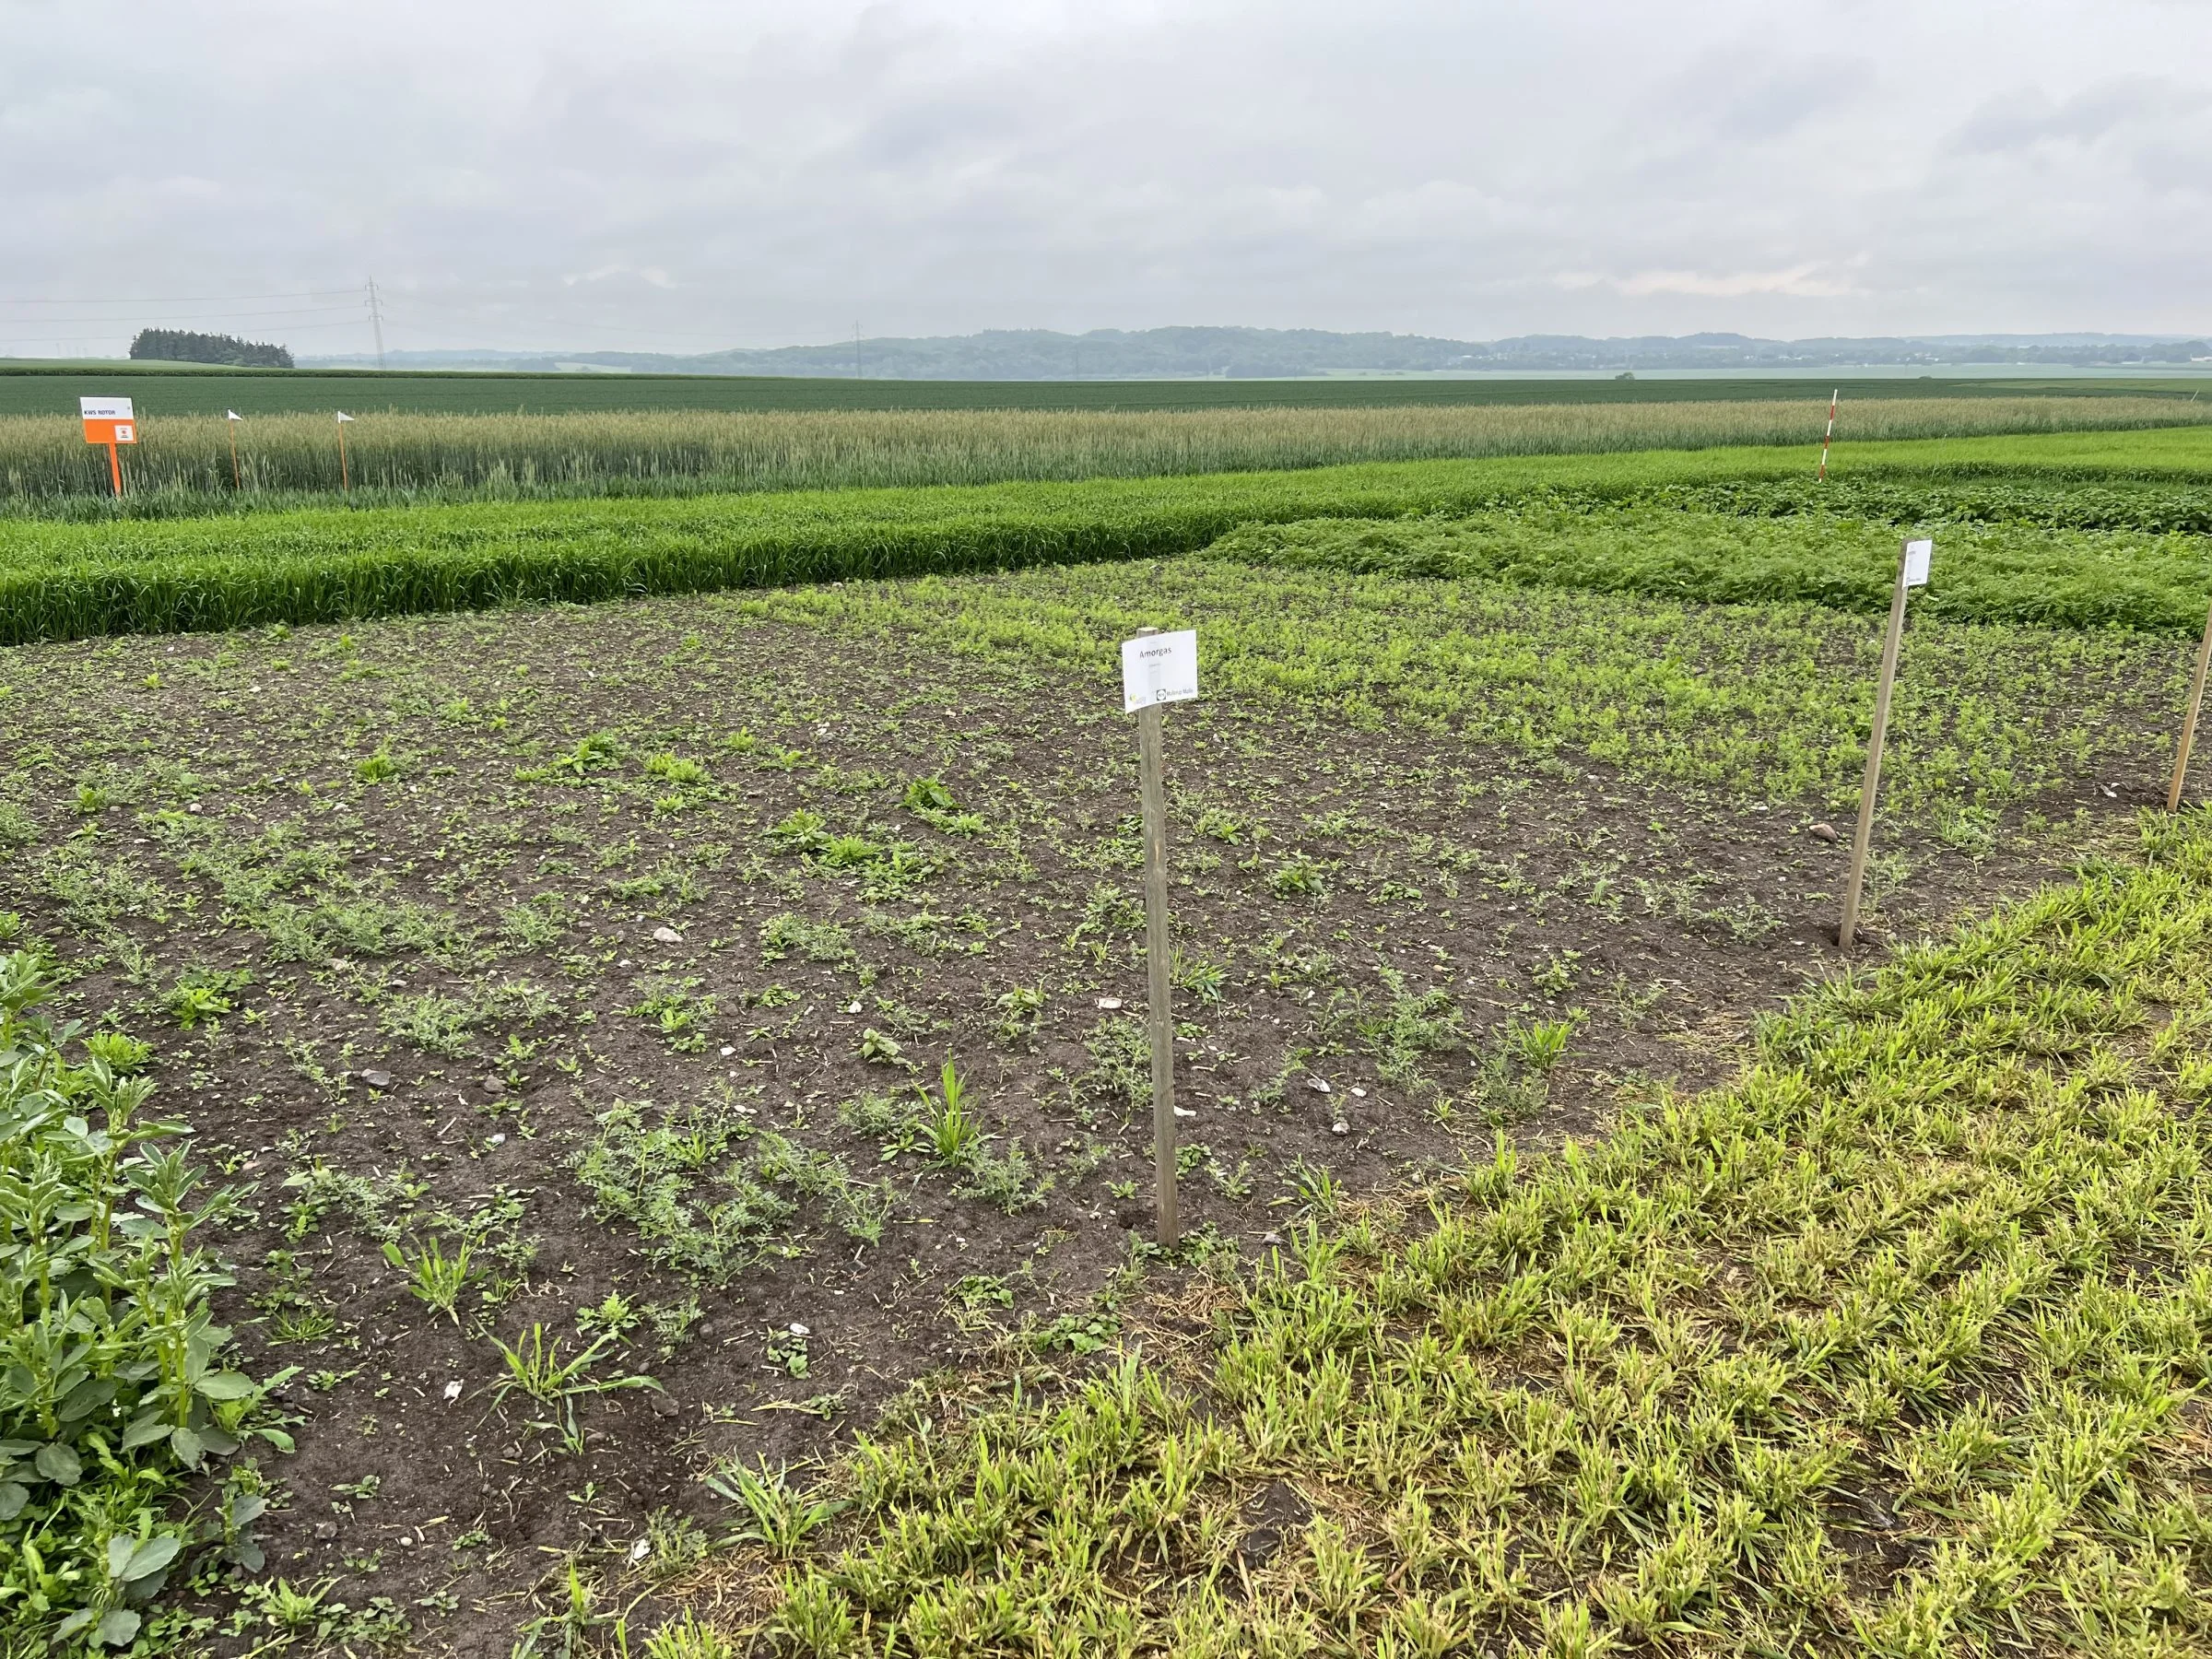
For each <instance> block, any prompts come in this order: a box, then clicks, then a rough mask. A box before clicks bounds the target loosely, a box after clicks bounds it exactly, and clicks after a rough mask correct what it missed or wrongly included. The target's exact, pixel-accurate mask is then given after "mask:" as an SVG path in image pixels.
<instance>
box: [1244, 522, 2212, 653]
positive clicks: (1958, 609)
mask: <svg viewBox="0 0 2212 1659" xmlns="http://www.w3.org/2000/svg"><path fill="white" fill-rule="evenodd" d="M1899 540H1900V537H1899V535H1898V531H1897V528H1896V526H1894V525H1891V524H1880V523H1867V522H1865V521H1863V520H1859V519H1848V518H1837V517H1833V516H1830V515H1829V514H1827V513H1820V514H1806V515H1802V516H1799V517H1795V518H1747V517H1737V516H1733V515H1729V514H1724V513H1717V512H1700V511H1697V510H1694V509H1690V508H1684V507H1674V506H1635V507H1626V508H1611V507H1607V508H1599V509H1596V510H1594V511H1586V512H1574V511H1570V510H1565V509H1561V508H1558V507H1542V506H1539V507H1531V508H1509V509H1502V510H1499V511H1494V512H1485V513H1478V514H1474V515H1470V516H1466V517H1457V518H1426V519H1392V520H1382V521H1367V522H1362V521H1359V520H1351V519H1335V518H1326V519H1308V520H1302V521H1299V522H1295V523H1291V524H1246V525H1242V526H1240V527H1239V528H1238V529H1235V530H1232V531H1230V534H1229V535H1226V536H1224V537H1222V538H1221V540H1220V541H1218V542H1217V543H1216V544H1214V547H1213V549H1212V551H1213V553H1214V554H1215V555H1217V556H1218V557H1223V558H1229V559H1242V560H1246V561H1249V562H1252V563H1255V564H1266V565H1275V566H1278V567H1282V568H1288V569H1303V570H1336V571H1384V572H1391V573H1394V574H1398V575H1405V576H1438V577H1459V578H1465V577H1485V578H1490V579H1494V580H1497V581H1500V582H1512V583H1514V584H1516V585H1519V586H1524V587H1556V588H1579V589H1585V590H1590V591H1594V592H1598V593H1617V594H1648V595H1651V596H1653V597H1656V598H1665V599H1694V600H1709V601H1717V602H1722V603H1729V604H1773V603H1787V602H1792V601H1805V602H1808V603H1812V604H1817V605H1822V606H1830V607H1831V608H1834V609H1839V610H1855V611H1885V610H1887V609H1888V606H1889V595H1890V590H1891V586H1892V584H1893V582H1894V580H1895V577H1896V573H1897V563H1898V543H1899ZM2208 601H2212V546H2208V545H2207V544H2206V541H2205V539H2204V538H2203V537H2202V536H2197V535H2159V536H2150V535H2131V534H2122V533H2113V532H2105V531H2081V530H2045V529H2040V528H2036V527H2032V526H2027V525H2015V524H2006V525H1989V524H1959V525H1949V526H1946V527H1945V528H1944V530H1943V533H1942V535H1940V536H1939V537H1938V538H1937V544H1936V555H1935V571H1934V580H1933V581H1932V582H1931V583H1930V585H1929V587H1928V589H1927V591H1926V592H1925V593H1924V594H1921V595H1920V596H1918V597H1917V598H1916V599H1915V600H1914V602H1913V608H1914V612H1915V614H1917V615H1922V616H1935V617H1945V618H1953V619H1955V620H1960V621H1984V622H2018V623H2033V624H2037V625H2040V626H2043V627H2048V628H2131V629H2149V630H2155V631H2193V630H2194V629H2200V628H2202V627H2203V626H2204V621H2205V609H2206V603H2207V602H2208Z"/></svg>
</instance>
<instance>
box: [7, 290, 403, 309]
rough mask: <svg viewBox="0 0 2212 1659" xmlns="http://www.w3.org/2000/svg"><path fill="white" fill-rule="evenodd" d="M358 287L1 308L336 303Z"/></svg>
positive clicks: (26, 302)
mask: <svg viewBox="0 0 2212 1659" xmlns="http://www.w3.org/2000/svg"><path fill="white" fill-rule="evenodd" d="M358 292H359V289H357V288H293V289H291V290H289V291H288V292H286V293H281V294H155V295H150V296H149V295H143V294H142V295H140V296H138V297H137V298H135V299H131V300H88V299H86V298H85V297H84V296H83V295H81V294H76V295H72V296H71V297H70V298H68V299H66V300H28V299H26V300H8V299H0V305H212V304H214V303H216V302H217V301H218V300H334V299H336V298H338V297H339V296H340V295H344V294H353V293H358Z"/></svg>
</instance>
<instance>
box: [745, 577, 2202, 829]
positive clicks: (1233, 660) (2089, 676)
mask: <svg viewBox="0 0 2212 1659" xmlns="http://www.w3.org/2000/svg"><path fill="white" fill-rule="evenodd" d="M725 603H730V604H735V605H737V606H740V607H741V608H742V609H743V610H744V611H745V612H746V613H747V614H748V615H752V616H756V617H759V618H763V619H765V620H771V621H778V622H785V623H792V624H795V625H798V626H801V627H805V628H808V629H830V630H834V631H837V632H841V633H845V634H848V635H857V636H871V635H893V636H899V637H901V638H903V639H905V640H908V641H912V640H917V639H918V640H921V641H924V642H926V644H927V645H928V646H929V648H930V649H931V650H932V651H935V652H939V653H943V654H944V657H945V659H946V660H947V662H948V663H956V662H958V661H959V659H960V658H961V657H964V656H965V657H982V658H992V659H997V660H1000V661H1002V662H1003V661H1008V660H1011V661H1017V662H1026V663H1028V664H1030V665H1034V666H1036V667H1038V668H1041V669H1042V670H1043V671H1044V672H1045V673H1047V674H1049V675H1052V676H1054V677H1060V678H1062V679H1064V680H1065V683H1067V684H1068V685H1070V686H1086V687H1087V686H1088V685H1089V684H1090V683H1091V682H1093V681H1094V680H1096V679H1097V678H1098V677H1100V676H1101V675H1102V674H1103V673H1105V672H1106V671H1107V670H1108V669H1109V668H1110V667H1111V665H1112V664H1113V663H1114V662H1116V661H1117V660H1118V659H1117V656H1116V648H1117V644H1118V641H1122V640H1124V639H1126V638H1128V637H1129V636H1131V635H1132V634H1134V633H1135V631H1136V630H1137V629H1139V628H1142V627H1145V626H1147V625H1153V626H1159V627H1195V628H1196V629H1197V630H1198V640H1199V653H1200V658H1199V662H1200V678H1201V683H1202V684H1203V685H1204V686H1205V688H1206V690H1207V692H1208V693H1209V694H1223V695H1233V696H1237V697H1241V698H1245V699H1251V700H1260V701H1265V700H1271V699H1286V700H1298V701H1300V702H1302V703H1306V704H1309V705H1317V706H1319V707H1322V708H1325V709H1327V710H1329V711H1330V712H1332V713H1333V714H1334V715H1335V716H1337V717H1339V718H1342V719H1345V720H1347V721H1349V722H1351V723H1353V724H1357V725H1365V726H1368V727H1371V728H1373V729H1376V730H1383V729H1388V728H1392V727H1398V726H1403V725H1405V724H1416V725H1430V726H1434V727H1444V728H1449V729H1451V730H1453V731H1455V732H1457V733H1458V734H1459V735H1462V736H1464V737H1466V738H1470V739H1474V740H1477V741H1481V742H1486V743H1498V744H1503V745H1507V746H1510V747H1514V748H1517V749H1520V750H1522V751H1524V752H1527V753H1531V754H1535V755H1537V756H1555V755H1556V756H1561V757H1564V756H1569V755H1571V756H1575V757H1578V758H1579V757H1588V758H1590V759H1596V760H1601V761H1604V762H1606V763H1607V764H1610V765H1614V766H1618V767H1619V768H1621V769H1622V770H1624V771H1629V772H1631V773H1635V774H1639V775H1641V776H1644V777H1648V778H1653V779H1658V780H1662V781H1664V782H1668V783H1671V784H1673V785H1675V786H1677V787H1688V788H1691V789H1700V790H1709V791H1713V792H1718V793H1722V794H1727V795H1730V796H1735V797H1738V798H1748V799H1751V800H1763V801H1769V802H1792V803H1804V804H1806V805H1808V806H1838V807H1843V806H1849V805H1851V804H1852V803H1853V802H1855V801H1856V799H1857V793H1858V786H1859V779H1860V773H1861V769H1862V767H1863V765H1864V763H1865V737H1866V734H1867V732H1868V730H1869V728H1870V725H1871V721H1872V709H1873V700H1874V681H1875V677H1876V675H1875V669H1876V665H1877V662H1878V660H1879V656H1880V652H1881V631H1882V630H1881V622H1880V619H1879V618H1877V617H1872V616H1865V615H1852V614H1850V613H1848V612H1840V611H1837V610H1833V609H1829V608H1825V607H1821V606H1812V605H1805V604H1777V605H1759V606H1714V605H1705V604H1683V603H1679V602H1675V601H1669V600H1665V599H1653V598H1646V597H1643V596H1641V595H1639V594H1599V593H1584V592H1574V591H1569V590H1561V589H1558V588H1547V587H1541V586H1538V587H1521V586H1515V585H1512V584H1511V583H1508V582H1495V581H1489V580H1485V579H1480V578H1469V579H1462V580H1438V579H1434V578H1429V577H1423V576H1419V575H1400V574H1393V573H1387V572H1381V571H1368V572H1360V573H1355V574H1348V575H1347V574H1346V573H1343V572H1340V571H1335V570H1329V569H1324V570H1300V569H1296V568H1280V567H1262V566H1253V565H1249V564H1243V563H1240V562H1235V561H1230V560H1217V559H1212V558H1186V559H1173V560H1168V561H1164V562H1162V563H1159V564H1157V565H1153V564H1145V565H1129V564H1091V565H1078V566H1069V567H1064V568H1058V569H1045V570H1033V571H1015V572H1010V573H1006V574H1001V575H994V576H958V577H924V578H921V579H918V580H906V581H900V582H843V583H841V584H834V585H831V584H818V585H812V586H806V587H799V588H792V589H786V590H780V591H777V592H772V593H766V594H746V595H742V596H736V597H734V598H732V599H731V600H729V601H726V602H725ZM2190 657H2191V650H2190V647H2189V645H2188V644H2187V643H2186V642H2184V641H2182V640H2179V639H2171V638H2159V637H2157V636H2147V635H2144V634H2139V633H2133V632H2126V631H2120V630H2110V629H2098V630H2053V629H2034V628H2021V627H2014V626H2006V625H2002V624H1989V623H1957V622H1947V621H1945V620H1943V619H1941V618H1933V617H1928V618H1915V620H1914V621H1913V624H1912V629H1911V631H1910V634H1909V637H1908V638H1907V641H1906V644H1905V653H1904V659H1903V667H1902V670H1901V672H1900V679H1899V683H1898V688H1897V700H1896V703H1895V705H1894V708H1893V711H1892V714H1891V725H1890V730H1889V738H1888V762H1887V766H1886V770H1885V773H1884V778H1883V803H1884V806H1885V808H1886V809H1888V810H1890V811H1893V812H1895V813H1898V814H1900V815H1902V816H1907V817H1912V818H1918V819H1920V820H1922V821H1927V822H1933V823H1934V824H1935V826H1936V827H1937V829H1938V830H1939V831H1940V832H1942V833H1943V834H1945V835H1946V836H1947V838H1949V839H1950V840H1952V841H1955V842H1956V844H1958V845H1959V846H1961V847H1964V848H1967V849H1969V850H1973V851H1980V850H1983V849H1984V848H1985V847H1986V846H1987V845H1988V842H1989V837H1990V834H1991V831H1992V830H1993V828H1994V824H1995V818H1996V814H1997V813H1999V812H2000V811H2002V810H2003V809H2005V808H2006V807H2007V806H2016V805H2018V804H2021V803H2025V802H2030V801H2034V800H2039V799H2042V798H2044V797H2046V796H2047V795H2048V794H2050V793H2052V792H2053V791H2054V790H2058V791H2063V790H2065V789H2066V788H2068V787H2070V786H2075V785H2077V784H2078V783H2079V782H2082V781H2083V780H2085V779H2087V778H2091V777H2104V778H2111V777H2131V776H2132V777H2135V778H2138V779H2147V778H2157V777H2160V776H2162V774H2163V769H2164V767H2165V766H2166V765H2167V764H2168V763H2169V758H2170V754H2171V749H2170V745H2171V735H2170V734H2171V729H2172V723H2173V720H2174V718H2175V711H2176V710H2177V709H2178V708H2179V706H2180V702H2181V698H2182V692H2183V686H2184V684H2185V683H2186V676H2187V673H2188V667H2189V662H2190ZM948 672H953V673H957V672H958V670H957V669H953V670H948ZM1088 694H1090V695H1095V696H1096V697H1097V698H1098V700H1100V702H1101V703H1103V702H1105V701H1106V700H1109V699H1110V697H1111V691H1110V690H1109V688H1105V687H1100V688H1097V690H1096V691H1095V692H1092V693H1088Z"/></svg>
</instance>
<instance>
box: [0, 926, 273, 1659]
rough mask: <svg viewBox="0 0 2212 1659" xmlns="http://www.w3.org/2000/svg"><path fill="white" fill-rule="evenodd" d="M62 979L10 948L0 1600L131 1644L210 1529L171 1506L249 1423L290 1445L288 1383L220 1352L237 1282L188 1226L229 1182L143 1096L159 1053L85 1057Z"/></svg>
mask: <svg viewBox="0 0 2212 1659" xmlns="http://www.w3.org/2000/svg"><path fill="white" fill-rule="evenodd" d="M51 994H53V969H52V965H51V964H50V963H49V961H48V960H47V959H46V958H45V956H44V954H43V953H42V952H41V951H40V950H39V949H36V948H31V947H26V948H20V949H17V950H14V951H11V952H9V953H8V954H6V956H0V1262H4V1263H5V1265H6V1283H7V1286H8V1289H7V1291H6V1294H0V1362H4V1363H0V1608H4V1609H5V1617H6V1619H7V1620H8V1621H9V1623H11V1624H12V1625H15V1626H17V1627H18V1628H21V1629H26V1630H42V1631H44V1632H46V1633H47V1634H49V1635H50V1636H51V1637H52V1638H53V1640H54V1641H76V1642H81V1643H84V1644H86V1645H88V1646H90V1647H93V1648H100V1647H110V1648H120V1647H125V1646H128V1645H130V1644H131V1643H132V1642H133V1641H136V1640H137V1638H138V1636H139V1634H140V1631H141V1630H142V1629H143V1628H144V1627H145V1625H146V1621H147V1612H148V1609H149V1607H150V1606H151V1604H152V1603H153V1602H154V1601H155V1599H156V1598H157V1597H158V1596H159V1594H160V1592H161V1591H162V1589H163V1587H164V1586H165V1584H166V1583H167V1582H168V1580H169V1578H170V1576H171V1572H172V1571H173V1570H174V1568H175V1566H176V1563H177V1562H178V1560H179V1559H180V1558H181V1557H182V1554H183V1552H184V1551H185V1550H186V1549H187V1548H188V1547H192V1546H193V1545H194V1544H196V1543H198V1542H199V1541H200V1538H201V1535H200V1533H199V1532H197V1531H195V1530H194V1526H193V1525H192V1524H190V1523H189V1522H187V1521H181V1520H179V1519H178V1518H177V1517H176V1514H175V1508H176V1501H175V1500H176V1499H177V1497H178V1495H179V1492H180V1488H182V1484H183V1482H184V1480H185V1479H186V1477H189V1476H190V1475H193V1474H194V1473H198V1472H203V1471H206V1469H207V1468H208V1467H209V1466H210V1465H212V1464H213V1463H215V1462H217V1461H219V1460H221V1459H223V1458H227V1457H229V1456H230V1455H231V1454H232V1453H236V1452H237V1451H238V1450H239V1449H240V1447H241V1444H243V1442H244V1441H245V1440H246V1439H247V1438H248V1437H249V1435H251V1434H258V1435H259V1436H261V1437H262V1438H264V1439H265V1440H267V1441H270V1442H272V1443H273V1444H275V1445H277V1446H278V1447H280V1448H284V1449H288V1447H289V1441H288V1440H287V1439H286V1437H285V1436H284V1434H283V1432H282V1431H281V1430H276V1429H273V1428H266V1427H256V1426H254V1425H253V1421H252V1419H253V1412H254V1408H255V1406H257V1405H258V1404H259V1403H260V1402H261V1400H262V1398H263V1396H264V1394H265V1392H266V1390H267V1388H268V1387H269V1386H271V1385H272V1384H273V1383H274V1382H278V1381H281V1380H282V1379H281V1377H279V1378H276V1379H271V1382H270V1383H257V1382H254V1381H253V1379H252V1378H250V1377H248V1376H245V1375H243V1374H241V1372H239V1371H231V1370H228V1369H225V1367H224V1364H223V1360H224V1357H225V1353H226V1350H227V1349H228V1347H229V1332H228V1331H227V1330H225V1329H224V1328H223V1327H222V1326H220V1325H218V1324H216V1323H215V1322H214V1317H213V1313H212V1311H211V1308H210V1304H209V1298H210V1296H211V1295H212V1293H213V1292H214V1291H215V1290H216V1289H217V1288H219V1287H222V1286H225V1285H228V1284H229V1282H230V1280H229V1276H228V1275H227V1273H226V1272H225V1271H224V1269H223V1267H222V1265H221V1264H219V1263H218V1262H217V1261H216V1260H215V1259H214V1258H213V1257H212V1256H211V1255H210V1254H209V1253H207V1251H206V1249H205V1248H203V1247H202V1246H201V1245H200V1244H199V1243H198V1242H197V1241H196V1240H195V1236H194V1235H195V1233H197V1231H198V1230H200V1229H201V1228H202V1227H203V1226H204V1225H205V1224H206V1222H207V1221H208V1219H209V1218H211V1217H212V1216H214V1215H215V1214H217V1213H218V1211H219V1210H220V1209H221V1208H222V1207H223V1205H224V1203H225V1199H224V1196H223V1195H222V1194H208V1193H206V1192H205V1191H204V1190H203V1189H204V1183H203V1182H202V1179H201V1176H200V1174H199V1172H198V1171H197V1170H196V1169H195V1168H194V1163H193V1159H192V1157H191V1143H190V1141H189V1140H188V1139H187V1138H186V1137H187V1135H188V1130H187V1127H186V1125H185V1124H182V1123H181V1122H177V1121H175V1120H171V1119H165V1118H162V1117H159V1116H156V1115H153V1114H151V1113H150V1112H148V1111H147V1106H148V1102H149V1101H150V1100H151V1098H152V1095H153V1092H154V1086H153V1083H152V1081H151V1079H149V1078H147V1077H145V1076H143V1075H140V1074H138V1073H136V1072H135V1071H134V1070H132V1069H131V1068H132V1067H133V1066H134V1065H139V1064H143V1062H144V1059H145V1055H146V1051H145V1049H144V1048H143V1047H142V1046H140V1045H138V1044H136V1043H134V1042H131V1041H128V1040H127V1039H119V1038H117V1037H116V1036H115V1035H114V1034H113V1033H102V1034H100V1035H98V1036H95V1037H94V1038H92V1039H91V1040H89V1041H88V1042H86V1043H84V1044H81V1045H79V1046H81V1047H83V1048H84V1049H85V1051H86V1057H85V1058H84V1059H83V1060H82V1061H79V1062H76V1063H72V1062H71V1061H70V1060H69V1059H68V1058H67V1057H66V1054H67V1050H68V1049H69V1047H70V1046H71V1045H72V1044H73V1043H75V1042H76V1036H77V1028H76V1025H74V1024H65V1025H61V1026H56V1025H54V1024H53V1023H52V1022H51V1021H50V1020H48V1019H47V1018H45V1017H44V1016H43V1015H42V1014H41V1012H40V1007H41V1004H43V1003H45V1002H46V1001H47V1000H48V998H49V997H50V996H51ZM222 1530H223V1529H220V1528H218V1530H217V1531H216V1533H215V1534H214V1535H215V1536H218V1537H220V1536H221V1535H222Z"/></svg>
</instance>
